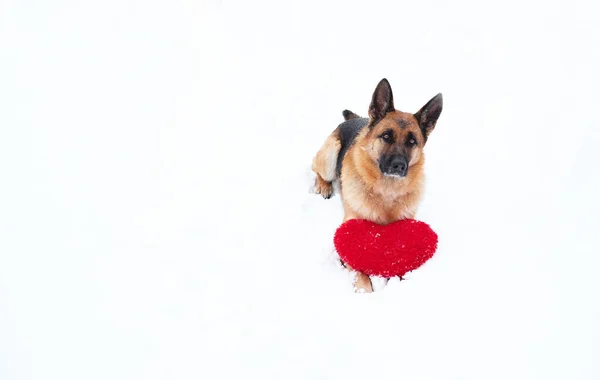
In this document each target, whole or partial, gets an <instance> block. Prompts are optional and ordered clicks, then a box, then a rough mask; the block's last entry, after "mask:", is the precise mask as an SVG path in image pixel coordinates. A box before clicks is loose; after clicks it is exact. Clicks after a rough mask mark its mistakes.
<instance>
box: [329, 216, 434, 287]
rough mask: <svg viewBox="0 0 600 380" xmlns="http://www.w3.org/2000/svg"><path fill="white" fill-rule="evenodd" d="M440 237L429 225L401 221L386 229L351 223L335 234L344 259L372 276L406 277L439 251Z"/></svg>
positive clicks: (362, 223)
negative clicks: (405, 275)
mask: <svg viewBox="0 0 600 380" xmlns="http://www.w3.org/2000/svg"><path fill="white" fill-rule="evenodd" d="M437 242H438V237H437V234H436V233H435V232H434V231H433V230H432V229H431V227H429V225H427V224H426V223H423V222H420V221H418V220H414V219H403V220H398V221H396V222H394V223H390V224H387V225H385V226H383V225H380V224H376V223H373V222H370V221H368V220H363V219H350V220H348V221H346V222H344V223H343V224H342V225H341V226H340V227H339V228H338V229H337V231H336V232H335V236H334V238H333V243H334V245H335V249H336V250H337V252H338V254H339V255H340V258H341V259H342V260H343V261H344V262H345V263H347V264H348V265H350V266H351V267H352V268H353V269H355V270H358V271H361V272H363V273H366V274H368V275H370V276H382V277H393V276H403V275H404V274H405V273H407V272H410V271H413V270H415V269H417V268H418V267H420V266H421V265H423V264H424V263H425V262H426V261H427V260H429V259H430V258H431V257H433V254H434V253H435V250H436V249H437Z"/></svg>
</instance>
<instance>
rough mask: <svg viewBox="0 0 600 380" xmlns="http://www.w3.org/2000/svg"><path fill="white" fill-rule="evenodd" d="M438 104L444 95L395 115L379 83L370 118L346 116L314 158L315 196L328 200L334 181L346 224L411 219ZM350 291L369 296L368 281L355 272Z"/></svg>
mask: <svg viewBox="0 0 600 380" xmlns="http://www.w3.org/2000/svg"><path fill="white" fill-rule="evenodd" d="M442 103H443V100H442V94H437V95H436V96H434V97H433V98H432V99H431V100H430V101H429V102H427V104H425V105H424V106H423V108H421V109H420V110H419V112H417V113H415V114H411V113H406V112H401V111H398V110H396V109H395V108H394V100H393V95H392V88H391V86H390V83H389V82H388V81H387V79H385V78H384V79H382V80H381V81H380V82H379V84H378V85H377V88H376V89H375V92H374V93H373V97H372V100H371V105H370V106H369V118H361V117H359V116H358V115H356V114H355V113H353V112H351V111H348V110H345V111H344V112H343V116H344V119H345V120H346V121H345V122H343V123H342V124H340V125H339V126H338V127H337V128H336V129H335V130H334V131H333V133H331V135H329V137H327V139H326V140H325V143H324V144H323V146H322V147H321V149H319V151H318V152H317V154H316V156H315V158H314V159H313V165H312V170H313V171H314V172H315V173H316V174H317V177H316V181H315V192H316V193H317V194H321V195H322V196H323V198H325V199H329V198H331V196H332V195H333V183H334V182H336V181H337V183H338V185H339V186H338V188H339V192H340V196H341V199H342V204H343V206H344V221H347V220H349V219H367V220H370V221H372V222H375V223H379V224H388V223H392V222H394V221H397V220H400V219H405V218H414V216H415V213H416V211H417V206H418V203H419V200H420V198H421V194H422V192H423V186H424V174H423V169H424V163H425V156H424V154H423V147H424V146H425V143H426V142H427V138H428V137H429V135H430V134H431V131H433V129H434V128H435V124H436V122H437V120H438V118H439V116H440V114H441V112H442ZM345 266H346V268H348V270H350V271H353V269H352V268H350V267H349V266H348V265H346V264H345ZM354 288H355V290H356V291H357V292H367V293H369V292H372V291H373V286H372V284H371V280H370V278H369V276H367V275H366V274H364V273H361V272H356V276H355V280H354Z"/></svg>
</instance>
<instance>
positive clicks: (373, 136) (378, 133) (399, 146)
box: [364, 78, 443, 178]
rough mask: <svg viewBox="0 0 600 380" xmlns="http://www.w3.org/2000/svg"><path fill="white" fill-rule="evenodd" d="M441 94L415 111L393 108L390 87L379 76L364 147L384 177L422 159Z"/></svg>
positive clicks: (400, 175) (439, 108)
mask: <svg viewBox="0 0 600 380" xmlns="http://www.w3.org/2000/svg"><path fill="white" fill-rule="evenodd" d="M442 103H443V101H442V94H437V95H436V96H434V97H433V98H432V99H431V100H430V101H429V102H427V104H425V105H424V106H423V108H421V109H420V110H419V112H417V113H415V114H410V113H405V112H401V111H397V110H396V109H395V108H394V99H393V95H392V87H391V86H390V83H389V82H388V81H387V79H385V78H384V79H382V80H381V82H379V84H378V85H377V88H376V89H375V92H374V93H373V99H372V101H371V105H370V106H369V118H370V120H369V125H368V132H367V135H366V136H365V138H366V141H365V145H364V146H365V150H366V152H367V153H368V155H369V156H370V157H371V159H373V160H374V161H375V162H376V163H377V164H378V165H379V170H380V171H381V173H382V174H383V175H384V176H389V177H397V178H403V177H406V175H407V174H408V172H409V170H410V168H411V167H412V166H413V165H415V164H416V163H418V162H419V161H420V160H421V152H422V150H423V147H424V146H425V143H426V142H427V138H428V137H429V134H430V133H431V132H432V131H433V129H434V128H435V124H436V122H437V120H438V118H439V116H440V114H441V112H442Z"/></svg>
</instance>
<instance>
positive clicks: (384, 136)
mask: <svg viewBox="0 0 600 380" xmlns="http://www.w3.org/2000/svg"><path fill="white" fill-rule="evenodd" d="M391 137H392V136H391V135H390V134H389V133H384V134H383V135H381V138H382V139H384V140H389V139H390V138H391Z"/></svg>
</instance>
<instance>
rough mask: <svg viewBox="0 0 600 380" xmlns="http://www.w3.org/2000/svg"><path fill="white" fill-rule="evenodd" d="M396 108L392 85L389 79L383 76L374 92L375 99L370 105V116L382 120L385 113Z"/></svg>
mask: <svg viewBox="0 0 600 380" xmlns="http://www.w3.org/2000/svg"><path fill="white" fill-rule="evenodd" d="M393 110H394V97H393V95H392V86H390V82H388V81H387V79H385V78H383V79H382V80H381V82H379V84H378V85H377V88H376V89H375V92H373V99H372V100H371V105H370V106H369V116H370V117H371V119H373V120H380V119H383V118H384V117H385V114H386V113H388V112H392V111H393Z"/></svg>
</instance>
